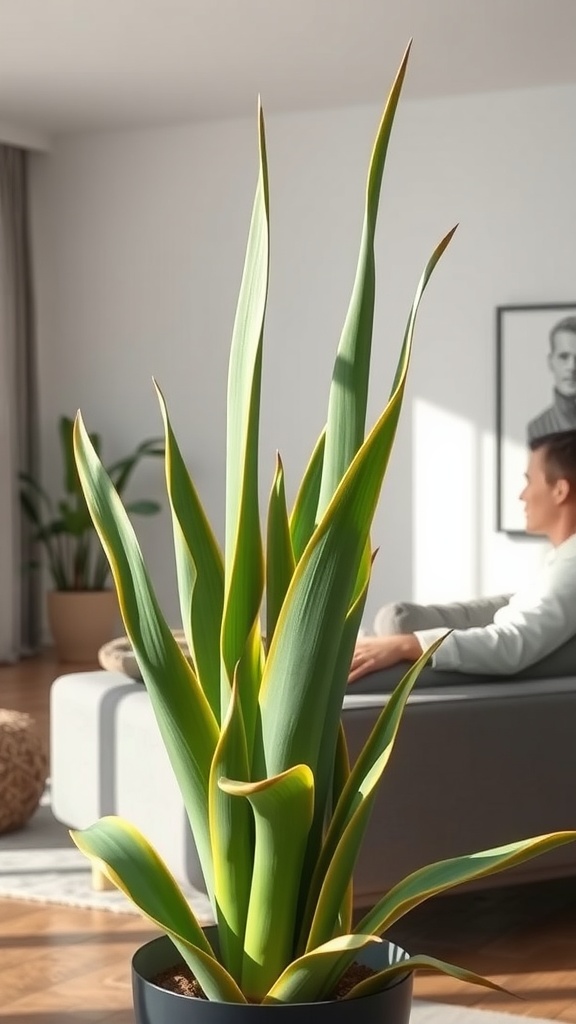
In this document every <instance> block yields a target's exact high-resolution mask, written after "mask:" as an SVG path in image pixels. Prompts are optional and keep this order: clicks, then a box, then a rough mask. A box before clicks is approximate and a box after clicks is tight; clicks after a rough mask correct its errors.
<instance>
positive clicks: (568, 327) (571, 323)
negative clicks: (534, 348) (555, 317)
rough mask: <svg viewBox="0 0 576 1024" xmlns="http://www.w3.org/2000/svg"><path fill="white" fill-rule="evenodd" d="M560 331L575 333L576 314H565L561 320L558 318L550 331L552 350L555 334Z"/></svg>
mask: <svg viewBox="0 0 576 1024" xmlns="http://www.w3.org/2000/svg"><path fill="white" fill-rule="evenodd" d="M562 331H568V332H569V333H570V334H576V316H565V317H564V319H563V320H559V321H558V323H557V324H554V327H553V328H552V330H551V331H550V351H551V352H553V351H554V342H555V340H556V335H557V334H560V332H562Z"/></svg>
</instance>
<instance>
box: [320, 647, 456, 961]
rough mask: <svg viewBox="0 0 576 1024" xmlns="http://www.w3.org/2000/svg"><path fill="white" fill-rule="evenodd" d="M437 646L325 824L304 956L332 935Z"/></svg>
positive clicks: (384, 714)
mask: <svg viewBox="0 0 576 1024" xmlns="http://www.w3.org/2000/svg"><path fill="white" fill-rule="evenodd" d="M442 639H443V638H442ZM441 643H442V640H437V641H436V642H435V643H434V644H433V645H432V646H431V647H430V649H429V650H427V651H425V652H424V653H423V654H422V655H421V657H420V658H419V659H418V661H416V662H415V663H414V665H413V666H412V667H411V668H410V669H409V671H408V672H407V673H406V674H405V675H404V677H403V679H402V680H401V681H400V683H399V684H398V686H396V688H395V689H394V691H393V693H392V694H391V695H390V699H389V700H388V702H387V703H386V705H385V707H384V708H383V709H382V711H381V713H380V715H379V716H378V719H377V721H376V724H375V725H374V728H373V729H372V732H371V733H370V736H369V737H368V740H367V741H366V743H365V744H364V746H363V748H362V751H361V752H360V755H359V757H358V759H357V761H356V763H355V765H354V768H353V769H352V771H351V773H350V776H349V778H348V781H347V783H346V786H345V788H344V791H343V793H342V796H341V797H340V800H339V802H338V805H337V807H336V810H335V811H334V815H333V817H332V820H331V822H330V825H329V828H328V831H327V834H326V838H325V840H324V844H323V847H322V851H321V853H320V857H319V859H318V863H317V868H316V871H315V873H314V877H313V879H312V883H311V886H310V905H311V906H312V907H314V916H313V920H312V925H311V928H310V934H309V936H308V943H307V947H306V948H307V950H308V949H314V947H315V946H318V945H320V944H321V943H322V942H326V941H327V939H329V938H330V936H331V935H332V934H333V929H334V927H335V926H336V923H337V920H338V915H339V912H340V907H341V904H342V901H343V899H344V898H345V894H346V889H347V886H348V884H349V880H350V878H351V877H352V874H353V871H354V866H355V864H356V859H357V857H358V853H359V851H360V847H361V844H362V840H363V838H364V834H365V832H366V827H367V825H368V821H369V818H370V813H371V811H372V807H373V804H374V800H375V798H376V794H377V786H378V783H379V782H380V779H381V777H382V774H383V772H384V769H385V768H386V765H387V764H388V761H389V760H390V756H391V754H392V750H393V749H394V744H395V742H396V737H397V735H398V729H399V728H400V723H401V721H402V715H403V713H404V708H405V706H406V702H407V700H408V697H409V696H410V694H411V692H412V690H413V688H414V685H415V683H416V682H417V680H418V676H419V675H420V672H421V671H422V669H423V668H424V666H425V665H426V663H427V662H428V661H429V659H430V657H431V655H433V654H434V651H435V650H436V649H437V648H438V647H439V646H440V644H441Z"/></svg>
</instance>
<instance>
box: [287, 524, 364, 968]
mask: <svg viewBox="0 0 576 1024" xmlns="http://www.w3.org/2000/svg"><path fill="white" fill-rule="evenodd" d="M371 564H372V561H371V557H370V545H369V544H366V547H365V549H364V555H363V558H362V562H361V565H360V572H359V573H358V578H357V580H356V586H355V591H354V600H353V604H352V607H351V608H350V611H349V612H348V615H347V616H346V619H345V621H344V626H343V628H342V631H341V634H340V637H339V640H338V657H337V662H336V664H337V666H338V668H337V674H336V676H335V681H336V683H337V684H338V689H343V688H345V686H346V679H347V675H348V668H349V665H350V661H351V659H352V653H353V651H354V645H355V643H356V637H357V635H358V629H359V626H360V622H361V620H362V615H363V613H364V606H365V604H366V596H367V593H368V585H369V583H370V569H371ZM341 713H342V701H340V702H339V703H336V702H335V703H334V704H331V705H328V707H327V709H326V717H325V721H324V739H323V741H322V746H321V754H322V756H321V758H320V761H319V764H318V768H317V772H316V793H317V794H318V793H321V794H326V799H322V801H321V800H320V798H318V797H317V802H316V813H315V816H314V822H313V824H312V829H311V831H310V838H309V840H308V850H307V853H306V861H305V868H304V871H303V872H302V885H301V890H300V899H301V905H302V907H305V908H306V909H305V912H304V914H303V916H302V918H301V922H300V933H299V941H298V945H297V949H298V951H299V952H304V950H305V949H306V945H307V937H308V931H309V928H310V924H311V920H312V914H313V910H314V905H315V899H316V898H317V896H318V892H319V886H317V887H316V890H315V896H314V897H313V896H312V892H313V886H314V881H313V880H314V878H315V877H316V875H317V865H318V857H319V855H320V850H321V848H322V844H323V836H324V830H325V825H326V819H327V815H328V814H330V813H331V810H332V808H331V805H330V797H331V795H332V791H333V787H334V764H335V760H334V759H335V757H336V750H335V747H334V742H337V740H338V736H339V735H340V733H341V730H342V723H341ZM331 745H332V746H331ZM332 750H334V754H331V751H332ZM350 885H351V883H350ZM349 902H350V899H349V897H346V895H344V896H343V899H342V907H341V909H342V911H343V912H344V913H346V906H347V905H348V904H349ZM336 930H339V929H335V932H336ZM344 930H345V931H348V930H349V928H346V929H344ZM335 932H334V933H335ZM334 933H333V934H334ZM327 938H328V939H329V938H332V935H329V936H327ZM318 945H319V943H318Z"/></svg>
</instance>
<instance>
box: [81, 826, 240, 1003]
mask: <svg viewBox="0 0 576 1024" xmlns="http://www.w3.org/2000/svg"><path fill="white" fill-rule="evenodd" d="M70 835H71V836H72V839H73V840H74V842H75V843H76V846H77V847H78V849H79V850H81V851H82V853H84V854H85V855H86V856H87V857H89V858H90V859H91V860H93V861H95V862H96V863H97V864H98V866H99V867H100V868H103V870H104V872H105V874H106V875H107V876H108V878H109V879H110V881H111V882H113V883H114V885H116V886H117V887H118V888H119V889H120V890H121V891H122V892H123V893H124V895H125V896H127V897H128V899H130V900H132V902H133V903H135V904H136V906H137V907H138V909H139V910H141V911H142V913H143V914H145V916H146V917H148V918H150V920H151V921H152V922H153V923H154V924H155V925H157V926H158V927H159V928H161V929H162V930H163V931H165V932H166V934H167V935H169V936H170V938H171V939H172V942H173V943H174V945H175V946H176V949H177V950H178V952H179V953H180V955H181V956H182V959H183V960H184V962H185V963H186V964H188V966H189V968H190V970H191V971H192V972H193V974H194V976H195V977H196V978H197V980H198V981H199V983H200V985H201V986H202V988H203V990H204V992H205V993H206V995H207V996H208V998H209V999H218V1000H223V1001H224V1002H230V1003H245V1002H246V1000H245V998H244V996H243V994H242V992H241V991H240V989H239V988H238V986H237V985H236V983H235V981H234V979H233V978H231V977H230V975H229V974H228V972H227V971H226V970H224V968H223V967H222V966H221V964H219V963H218V961H217V960H216V958H215V956H214V953H213V950H212V947H211V946H210V943H209V942H208V940H207V939H206V936H205V935H204V932H203V931H202V929H201V927H200V925H199V924H198V921H197V920H196V918H195V916H194V914H193V912H192V910H191V908H190V906H189V904H188V903H187V901H186V900H185V899H184V896H183V895H182V893H181V892H180V889H179V888H178V885H177V883H176V881H175V879H174V878H173V877H172V875H171V874H170V872H169V871H168V868H167V867H166V865H165V864H164V862H163V861H162V859H161V858H160V857H159V856H158V854H157V853H156V851H155V850H154V849H153V848H152V846H150V843H149V842H148V840H147V839H145V837H144V836H143V835H142V833H141V832H139V831H138V829H137V828H135V827H134V825H130V824H129V822H127V821H123V819H122V818H116V817H107V818H102V819H101V820H100V821H98V822H96V824H95V825H91V826H90V828H87V829H84V830H83V831H81V832H74V831H73V832H71V833H70Z"/></svg>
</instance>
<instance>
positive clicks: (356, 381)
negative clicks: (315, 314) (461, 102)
mask: <svg viewBox="0 0 576 1024" xmlns="http://www.w3.org/2000/svg"><path fill="white" fill-rule="evenodd" d="M410 47H411V43H409V44H408V47H407V49H406V52H405V53H404V56H403V58H402V61H401V64H400V67H399V69H398V73H397V75H396V78H395V80H394V83H393V85H392V89H391V91H390V94H389V96H388V100H387V103H386V106H385V108H384V113H383V115H382V120H381V122H380V126H379V129H378V133H377V135H376V140H375V142H374V148H373V151H372V157H371V160H370V167H369V171H368V182H367V187H366V205H365V211H364V224H363V227H362V237H361V242H360V253H359V256H358V265H357V269H356V278H355V281H354V286H353V289H352V296H351V299H350V305H349V308H348V312H347V315H346V319H345V322H344V328H343V331H342V336H341V338H340V344H339V346H338V352H337V354H336V362H335V365H334V372H333V374H332V385H331V388H330V396H329V400H328V418H327V424H326V450H325V453H324V463H323V468H322V484H321V487H320V496H319V501H318V511H317V517H316V518H317V520H318V519H320V518H321V517H322V515H323V514H324V512H325V510H326V508H327V507H328V504H329V502H330V500H331V498H332V495H333V494H334V492H335V491H336V488H337V487H338V484H339V483H340V480H341V479H342V477H343V475H344V473H345V472H346V470H347V469H348V466H349V465H350V463H351V462H352V459H353V458H354V456H355V454H356V452H357V451H358V449H359V448H360V445H361V444H362V441H363V440H364V431H365V426H366V406H367V402H368V380H369V376H370V352H371V347H372V328H373V323H374V300H375V292H376V267H375V256H374V235H375V231H376V221H377V217H378V204H379V200H380V190H381V186H382V176H383V174H384V166H385V163H386V155H387V152H388V143H389V141H390V134H391V132H392V126H393V124H394V117H395V114H396V109H397V106H398V101H399V99H400V93H401V91H402V85H403V82H404V76H405V74H406V68H407V65H408V57H409V54H410Z"/></svg>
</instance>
